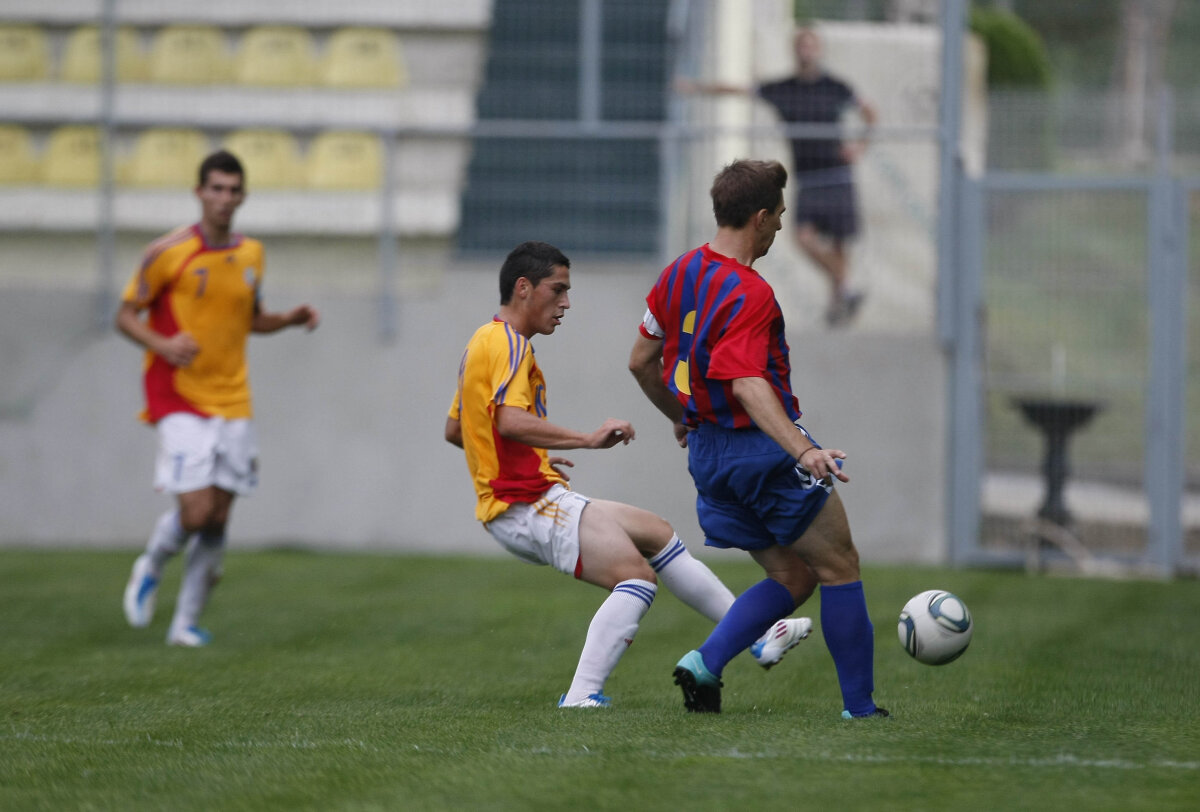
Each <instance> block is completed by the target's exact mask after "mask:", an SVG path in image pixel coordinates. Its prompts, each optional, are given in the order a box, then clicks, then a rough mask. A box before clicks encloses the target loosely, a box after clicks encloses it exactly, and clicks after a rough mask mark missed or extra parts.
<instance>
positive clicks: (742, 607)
mask: <svg viewBox="0 0 1200 812" xmlns="http://www.w3.org/2000/svg"><path fill="white" fill-rule="evenodd" d="M751 555H752V556H753V557H754V559H755V560H756V561H758V562H759V564H761V565H762V566H763V568H764V570H765V571H766V573H767V576H768V577H766V578H764V579H763V580H761V581H759V582H758V583H756V584H754V585H753V586H751V587H750V588H749V589H747V590H746V591H745V592H743V593H742V594H741V595H739V596H738V597H737V600H735V601H734V602H733V605H732V606H731V607H730V608H729V611H728V612H727V613H726V615H725V617H723V618H722V619H721V622H720V623H718V624H717V626H716V628H714V629H713V630H712V633H711V634H710V635H709V636H708V639H707V640H705V641H704V643H703V645H701V646H700V648H699V649H697V651H698V652H699V653H700V657H701V659H702V661H703V663H704V667H705V669H706V670H707V671H708V672H709V673H710V674H712V675H713V676H714V677H717V678H718V679H719V678H720V676H721V673H722V671H724V669H725V666H726V665H727V664H728V663H729V661H730V660H732V659H733V658H734V657H736V656H737V655H738V654H740V653H741V652H742V651H744V650H746V649H747V648H750V646H751V645H753V644H754V643H756V642H758V641H759V640H760V638H761V637H762V636H763V629H771V628H772V627H773V626H774V625H775V623H776V622H777V621H779V620H780V619H782V618H786V617H787V616H788V615H790V614H791V613H792V612H793V611H795V609H796V607H797V606H799V605H800V604H801V603H803V602H804V600H805V599H807V598H808V596H809V595H810V594H812V590H813V588H814V586H815V585H816V580H815V576H813V574H812V571H811V570H810V569H809V568H808V566H807V565H805V564H804V562H803V561H802V560H800V558H799V557H798V556H796V555H795V554H794V553H791V552H789V551H787V550H785V549H784V548H781V547H778V546H770V547H766V548H763V549H761V550H755V551H751ZM809 628H811V624H809ZM804 633H805V634H807V630H805V632H804ZM797 642H798V641H797ZM793 645H794V643H793Z"/></svg>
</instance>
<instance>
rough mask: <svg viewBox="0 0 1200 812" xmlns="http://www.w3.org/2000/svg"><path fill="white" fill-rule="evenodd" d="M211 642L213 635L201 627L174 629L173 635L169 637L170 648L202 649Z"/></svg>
mask: <svg viewBox="0 0 1200 812" xmlns="http://www.w3.org/2000/svg"><path fill="white" fill-rule="evenodd" d="M211 640H212V635H211V634H209V633H208V631H207V630H205V629H201V628H200V627H199V626H188V627H187V628H186V629H172V630H171V633H170V634H168V635H167V645H168V646H187V647H188V648H200V647H201V646H207V645H208V644H209V642H210V641H211Z"/></svg>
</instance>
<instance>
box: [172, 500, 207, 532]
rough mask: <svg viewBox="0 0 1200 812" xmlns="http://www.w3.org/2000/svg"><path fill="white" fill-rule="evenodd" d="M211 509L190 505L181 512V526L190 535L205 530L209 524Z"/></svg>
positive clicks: (205, 506) (201, 505)
mask: <svg viewBox="0 0 1200 812" xmlns="http://www.w3.org/2000/svg"><path fill="white" fill-rule="evenodd" d="M210 512H211V507H210V506H209V505H205V504H189V505H185V506H184V507H182V508H180V510H179V525H180V527H182V528H183V529H184V530H185V531H186V532H188V533H197V532H199V531H201V530H205V529H207V527H208V524H209V514H210Z"/></svg>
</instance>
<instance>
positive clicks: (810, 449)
mask: <svg viewBox="0 0 1200 812" xmlns="http://www.w3.org/2000/svg"><path fill="white" fill-rule="evenodd" d="M733 396H734V397H735V398H737V399H738V402H739V403H741V404H742V408H744V409H745V410H746V413H747V414H748V415H750V419H751V420H753V421H754V425H756V426H758V427H759V428H760V429H762V430H763V432H765V433H766V435H767V436H768V437H770V438H771V439H772V440H774V441H775V442H777V443H779V445H780V446H782V447H783V450H784V451H786V452H787V453H788V454H790V455H791V457H792V459H794V460H796V462H798V463H799V464H800V465H801V466H803V467H804V468H805V469H807V470H808V471H809V473H811V474H812V475H813V476H815V477H817V478H818V479H824V478H825V477H827V476H829V475H833V476H835V477H837V478H838V479H840V480H841V481H842V482H849V481H850V477H848V476H846V475H845V474H844V473H842V469H840V468H838V466H837V462H835V460H844V459H846V454H845V453H844V452H842V451H839V450H837V449H836V448H821V449H817V448H816V446H814V445H813V444H812V443H811V442H809V440H808V438H807V437H805V436H804V432H802V431H798V430H797V429H796V426H795V425H794V424H793V423H792V421H791V419H790V418H789V417H788V414H787V412H785V411H784V409H783V405H782V404H780V402H779V398H778V397H777V396H776V395H775V390H774V388H772V386H771V384H770V383H768V382H767V379H766V378H734V380H733ZM814 449H816V450H814ZM801 457H803V459H801Z"/></svg>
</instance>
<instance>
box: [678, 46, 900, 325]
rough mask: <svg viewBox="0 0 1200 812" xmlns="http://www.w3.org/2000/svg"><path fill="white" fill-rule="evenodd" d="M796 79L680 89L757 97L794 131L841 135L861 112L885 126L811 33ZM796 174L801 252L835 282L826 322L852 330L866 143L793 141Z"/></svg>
mask: <svg viewBox="0 0 1200 812" xmlns="http://www.w3.org/2000/svg"><path fill="white" fill-rule="evenodd" d="M792 45H793V50H794V53H795V57H796V73H795V75H794V76H791V77H789V78H787V79H781V80H779V81H775V82H768V83H765V84H760V85H757V86H756V87H753V88H746V87H738V86H735V85H725V84H699V83H695V82H691V81H688V80H680V81H678V82H676V88H677V89H678V90H679V91H680V92H684V93H697V92H699V93H738V94H745V95H754V96H758V97H759V98H761V99H763V100H764V101H766V102H768V103H769V104H770V105H771V106H772V107H774V108H775V110H776V112H777V113H778V115H779V117H780V119H782V120H783V121H784V122H785V123H787V124H811V125H826V126H827V127H829V128H836V127H837V125H838V124H839V122H840V121H841V118H842V116H843V115H844V114H845V112H846V111H847V110H850V109H853V108H857V110H858V113H859V115H860V116H861V118H862V121H863V123H864V124H865V126H866V128H867V129H870V128H871V127H873V126H874V124H875V121H876V119H877V115H876V112H875V108H874V107H872V106H871V105H870V104H868V103H867V102H865V101H864V100H862V99H861V98H859V97H858V96H857V95H856V94H855V92H854V90H853V89H852V88H851V87H850V86H849V85H848V84H846V83H845V82H844V81H842V80H840V79H838V78H836V77H834V76H832V75H830V74H829V73H827V72H826V71H825V70H824V68H823V67H822V65H821V41H820V39H819V38H818V37H817V34H816V32H815V31H813V30H812V29H811V28H801V29H799V30H798V31H797V32H796V34H795V37H794V39H793V42H792ZM789 141H790V142H791V145H792V172H793V176H794V177H795V178H796V180H797V181H798V186H799V192H798V194H797V196H796V206H795V211H794V215H795V223H796V230H795V239H796V244H797V245H798V246H799V247H800V249H801V250H802V251H803V252H804V253H805V254H806V255H807V256H808V257H809V258H810V259H811V260H812V261H813V262H814V263H815V264H816V265H817V267H818V268H819V269H820V270H821V271H822V272H823V273H824V274H825V275H826V276H827V277H828V278H829V284H830V299H829V307H828V309H827V310H826V311H825V319H826V321H827V322H828V323H829V325H830V326H833V327H837V326H841V325H844V324H848V323H849V322H850V320H851V319H853V318H854V316H855V314H856V313H857V312H858V308H859V306H860V305H861V304H862V300H863V293H862V291H860V290H855V289H853V288H851V287H850V285H849V283H848V279H847V277H848V271H849V265H850V252H849V242H850V240H852V239H853V238H854V236H855V235H856V234H858V230H859V219H858V204H857V200H856V196H855V191H854V176H853V170H852V168H851V167H852V164H853V163H854V162H855V161H857V160H858V158H859V157H860V156H861V155H862V153H863V151H864V150H865V149H866V145H867V142H866V139H865V138H862V139H858V140H854V141H844V140H843V139H842V138H841V137H839V136H834V135H826V134H821V133H818V134H812V135H805V136H802V137H797V138H790V139H789Z"/></svg>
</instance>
